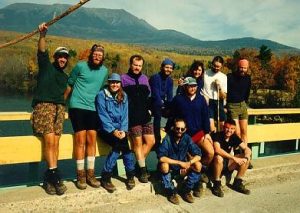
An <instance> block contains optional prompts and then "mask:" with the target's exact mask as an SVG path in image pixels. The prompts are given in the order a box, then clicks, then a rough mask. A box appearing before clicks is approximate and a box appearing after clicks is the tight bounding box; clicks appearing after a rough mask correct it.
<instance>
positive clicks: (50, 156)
mask: <svg viewBox="0 0 300 213" xmlns="http://www.w3.org/2000/svg"><path fill="white" fill-rule="evenodd" d="M43 139H44V157H45V160H46V162H47V164H48V167H49V168H56V167H57V153H58V151H57V150H56V148H57V145H56V142H55V134H54V133H49V134H46V135H44V136H43Z"/></svg>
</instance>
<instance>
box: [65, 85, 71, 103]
mask: <svg viewBox="0 0 300 213" xmlns="http://www.w3.org/2000/svg"><path fill="white" fill-rule="evenodd" d="M71 92H72V87H70V86H69V85H67V88H66V90H65V92H64V100H67V99H68V97H69V96H70V93H71Z"/></svg>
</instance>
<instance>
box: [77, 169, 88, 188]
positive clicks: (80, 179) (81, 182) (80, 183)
mask: <svg viewBox="0 0 300 213" xmlns="http://www.w3.org/2000/svg"><path fill="white" fill-rule="evenodd" d="M76 187H77V188H78V189H80V190H84V189H86V187H87V185H86V174H85V170H84V169H83V170H77V181H76Z"/></svg>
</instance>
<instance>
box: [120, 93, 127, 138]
mask: <svg viewBox="0 0 300 213" xmlns="http://www.w3.org/2000/svg"><path fill="white" fill-rule="evenodd" d="M121 104H122V105H123V107H122V116H121V128H120V131H119V136H120V139H122V138H124V137H125V136H126V132H127V131H128V98H127V95H126V93H125V92H124V101H123V102H122V103H121Z"/></svg>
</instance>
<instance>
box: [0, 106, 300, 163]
mask: <svg viewBox="0 0 300 213" xmlns="http://www.w3.org/2000/svg"><path fill="white" fill-rule="evenodd" d="M248 113H249V116H250V120H254V121H255V120H256V119H255V117H256V116H259V115H275V114H278V115H287V114H300V108H289V109H249V110H248ZM30 116H31V113H29V112H1V113H0V122H1V121H18V120H21V121H22V120H30ZM253 117H254V119H253ZM66 118H68V114H66ZM163 134H164V133H163ZM299 138H300V122H296V123H276V124H263V125H262V124H258V123H254V124H250V125H249V126H248V139H249V143H252V151H253V157H254V158H256V157H258V151H259V148H260V146H261V145H260V144H261V143H266V142H274V141H285V140H296V144H298V140H299ZM73 143H74V138H73V135H72V134H63V135H62V136H61V139H60V145H59V159H60V160H62V159H72V158H73ZM42 145H43V143H42V142H41V139H40V138H38V137H35V136H32V135H30V136H8V137H0V165H5V164H16V163H29V162H40V161H42V160H43V157H42V150H43V147H42ZM297 146H298V145H297ZM96 150H97V153H96V156H103V155H106V154H108V152H109V151H110V147H109V146H108V145H107V144H106V143H103V141H102V140H101V139H99V138H98V139H97V149H96Z"/></svg>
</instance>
